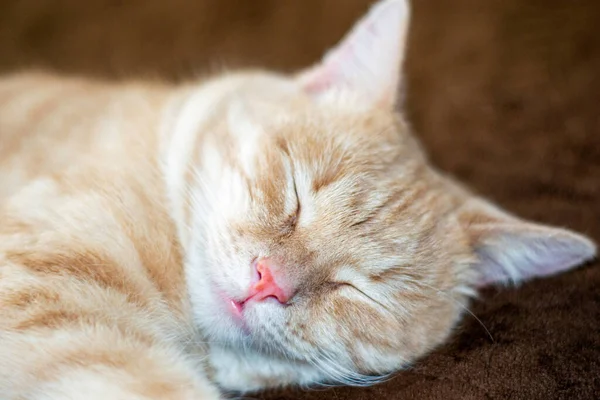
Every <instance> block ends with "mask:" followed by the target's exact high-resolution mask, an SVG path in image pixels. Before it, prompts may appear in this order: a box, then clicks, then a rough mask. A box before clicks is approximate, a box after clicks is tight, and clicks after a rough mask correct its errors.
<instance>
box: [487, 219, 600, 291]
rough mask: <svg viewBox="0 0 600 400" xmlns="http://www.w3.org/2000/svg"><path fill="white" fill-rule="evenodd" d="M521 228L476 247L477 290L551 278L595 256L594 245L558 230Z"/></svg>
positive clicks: (530, 225)
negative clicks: (498, 284)
mask: <svg viewBox="0 0 600 400" xmlns="http://www.w3.org/2000/svg"><path fill="white" fill-rule="evenodd" d="M522 225H523V226H524V227H526V228H520V229H516V230H514V231H512V232H510V231H509V232H502V233H499V234H498V235H497V236H495V237H491V238H489V241H486V240H484V241H483V243H480V246H479V247H478V248H477V249H476V254H477V255H478V256H479V261H480V262H479V264H478V269H479V272H480V279H479V282H478V284H479V286H485V285H489V284H494V283H508V282H513V283H518V282H521V281H525V280H528V279H532V278H536V277H544V276H551V275H555V274H558V273H560V272H564V271H567V270H569V269H572V268H574V267H576V266H578V265H580V264H582V263H583V262H585V261H587V260H590V259H591V258H593V257H594V256H595V252H596V249H595V246H594V244H593V243H592V242H590V241H589V240H588V239H587V238H584V237H583V236H580V235H577V234H574V233H572V232H569V231H566V230H562V229H558V228H549V227H539V226H536V225H533V224H525V223H523V224H522ZM516 227H517V228H519V226H518V225H517V226H516ZM527 228H529V229H527Z"/></svg>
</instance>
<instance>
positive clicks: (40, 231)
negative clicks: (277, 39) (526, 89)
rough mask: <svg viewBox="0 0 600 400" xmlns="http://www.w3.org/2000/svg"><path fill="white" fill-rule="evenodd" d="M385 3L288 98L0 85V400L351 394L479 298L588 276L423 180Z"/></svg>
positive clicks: (242, 78) (490, 214)
mask: <svg viewBox="0 0 600 400" xmlns="http://www.w3.org/2000/svg"><path fill="white" fill-rule="evenodd" d="M408 21H409V11H408V6H407V4H406V3H405V1H403V0H384V1H382V2H380V3H378V4H376V5H375V6H374V7H373V8H372V9H371V11H370V12H369V13H368V15H367V16H366V17H365V18H363V19H362V20H361V21H360V22H359V23H358V24H357V25H356V27H355V28H354V29H353V30H352V31H351V32H350V33H349V34H348V35H347V36H346V38H344V39H343V40H342V42H341V44H340V45H338V46H337V47H335V48H334V49H332V50H331V51H330V52H328V53H327V54H326V55H325V57H324V58H323V60H322V61H321V62H319V63H317V64H316V65H314V66H313V67H311V68H308V69H306V70H304V71H300V72H299V73H298V74H296V75H293V76H287V75H280V74H276V73H272V72H267V71H242V72H237V73H226V74H222V75H218V76H214V77H211V78H207V79H205V80H202V81H201V82H193V83H190V84H187V85H182V86H171V85H168V84H162V83H156V82H129V83H107V82H99V81H92V80H88V79H82V78H61V77H58V76H53V75H50V74H44V73H20V74H14V75H11V76H5V77H4V78H2V79H1V80H0V182H1V185H0V398H2V399H34V400H42V399H44V400H59V399H76V398H77V399H78V398H86V399H146V400H150V399H151V400H157V399H176V400H179V399H181V400H183V399H190V400H192V399H196V400H198V399H205V400H214V399H219V398H222V396H224V395H225V393H228V392H248V391H255V390H260V389H264V388H269V387H276V386H283V385H302V386H310V385H314V384H319V383H334V384H351V385H362V384H369V383H374V382H376V381H377V380H378V378H380V377H382V376H385V375H386V374H388V373H391V372H393V371H395V370H398V369H401V368H403V367H406V366H408V365H410V364H411V363H413V362H414V361H415V360H416V359H417V358H419V357H421V356H423V355H424V354H426V353H427V352H428V351H430V350H431V349H433V348H434V347H435V346H437V345H439V344H440V343H442V342H443V341H444V340H445V339H446V338H447V337H448V336H449V335H450V334H451V332H452V329H453V327H454V326H455V325H456V323H457V321H458V320H459V319H460V317H461V315H462V314H463V313H464V311H465V310H466V306H467V305H468V301H469V298H470V297H472V296H473V295H475V294H476V290H477V289H478V288H479V287H481V286H483V285H487V284H493V283H506V282H520V281H523V280H525V279H528V278H533V277H540V276H546V275H551V274H555V273H558V272H560V271H564V270H566V269H569V268H571V267H574V266H576V265H578V264H580V263H582V262H584V261H586V260H588V259H590V258H592V257H593V256H594V254H595V246H594V244H593V243H592V242H591V241H590V240H588V239H587V238H585V237H583V236H580V235H578V234H575V233H573V232H570V231H567V230H564V229H559V228H553V227H548V226H543V225H538V224H535V223H532V222H527V221H524V220H522V219H519V218H518V217H515V216H513V215H510V214H508V213H507V212H505V211H503V210H501V209H499V208H498V207H496V206H494V205H493V204H491V203H490V202H488V201H486V200H485V199H483V198H481V197H478V196H475V195H473V194H472V193H471V192H469V191H468V190H467V189H465V188H463V187H462V186H460V185H459V184H457V183H456V182H455V181H453V180H452V179H450V178H448V177H446V176H444V175H443V174H442V173H440V172H438V171H436V170H435V169H434V168H433V167H432V166H431V165H430V164H429V163H428V161H427V158H426V156H425V155H424V154H423V152H422V151H421V149H420V147H419V145H418V143H417V142H416V140H415V139H414V138H413V137H412V136H411V134H410V129H409V127H408V125H407V123H406V122H405V121H404V119H403V118H402V115H400V114H398V113H397V112H395V110H396V108H397V107H396V106H397V103H398V102H399V101H398V93H399V92H401V91H402V82H401V65H402V61H403V56H404V50H405V43H406V36H407V32H408Z"/></svg>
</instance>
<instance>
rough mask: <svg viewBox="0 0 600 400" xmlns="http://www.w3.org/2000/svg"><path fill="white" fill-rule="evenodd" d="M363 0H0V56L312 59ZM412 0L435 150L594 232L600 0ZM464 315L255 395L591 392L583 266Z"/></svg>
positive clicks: (590, 290) (469, 174)
mask: <svg viewBox="0 0 600 400" xmlns="http://www.w3.org/2000/svg"><path fill="white" fill-rule="evenodd" d="M368 3H369V1H368V0H322V1H318V0H289V1H281V0H280V1H276V0H270V1H269V0H252V1H248V0H246V1H241V0H239V1H233V0H195V1H189V0H169V1H165V0H121V1H119V0H85V1H81V0H3V1H2V2H0V70H2V71H7V70H11V69H15V68H20V67H25V66H26V67H51V68H54V69H58V70H59V71H64V72H70V73H72V72H76V73H81V74H91V75H100V76H108V77H119V76H120V77H122V76H126V77H128V76H135V77H138V76H147V77H156V76H158V77H166V78H169V79H178V78H187V77H190V76H194V75H197V74H200V73H202V71H206V69H207V68H210V69H212V70H215V69H220V68H223V67H224V66H239V65H244V66H254V65H262V66H267V67H272V68H277V69H281V70H284V71H290V70H293V69H294V68H297V67H299V66H304V65H307V64H309V63H310V62H312V61H314V60H316V59H317V58H318V57H319V56H320V54H321V53H322V51H323V50H324V49H325V48H326V47H328V46H331V45H333V44H334V43H335V42H336V41H337V40H338V39H339V38H340V36H341V35H342V34H343V33H344V32H345V30H346V29H348V28H349V27H350V25H351V24H352V22H353V21H354V20H355V19H356V18H358V17H359V16H360V15H361V14H362V13H363V12H364V11H365V10H366V8H367V5H368ZM414 3H415V4H414V19H413V24H412V28H411V39H410V50H409V56H408V62H407V74H406V79H407V98H406V105H405V107H406V110H407V113H408V115H409V118H410V120H411V121H412V125H413V126H414V128H415V131H416V133H417V135H418V136H419V137H420V138H421V139H422V141H423V142H424V145H425V147H426V148H427V149H428V151H429V153H430V155H431V158H432V160H433V161H434V162H435V163H436V164H437V165H438V166H439V167H440V168H441V169H443V170H446V171H449V172H451V173H452V174H454V175H455V176H457V177H458V178H460V179H461V180H462V181H464V182H466V183H468V184H470V185H471V186H472V187H473V188H474V189H476V190H477V191H479V192H480V193H481V194H483V195H485V196H488V197H489V198H491V199H493V200H495V201H497V202H499V203H500V204H501V205H502V206H504V207H506V208H508V209H509V210H511V211H514V212H516V213H518V214H519V215H521V216H523V217H527V218H531V219H535V220H537V221H540V222H546V223H552V224H556V225H560V226H565V227H569V228H572V229H575V230H578V231H581V232H584V233H587V234H589V235H591V236H592V237H593V238H595V239H596V240H600V40H599V38H600V2H598V1H597V0H579V1H564V0H527V1H521V0H486V1H482V0H454V1H447V0H415V1H414ZM472 311H473V313H474V314H475V315H476V316H477V317H478V319H479V321H478V320H477V319H476V318H474V317H471V316H467V317H466V318H465V320H464V323H463V324H462V325H461V326H460V327H459V329H457V332H456V334H455V335H454V337H453V339H452V340H451V342H450V343H449V344H448V345H446V346H445V347H443V348H441V349H439V350H438V351H436V352H434V353H433V354H431V355H430V356H428V357H426V358H425V359H423V360H421V361H420V362H418V363H417V364H416V365H415V366H414V368H412V369H411V370H408V371H405V372H402V373H400V374H398V375H397V376H396V377H395V378H394V379H392V380H391V381H389V382H387V383H384V384H382V385H380V386H376V387H373V388H366V389H358V388H336V389H333V390H331V389H330V390H322V391H321V390H319V391H311V392H309V393H302V392H283V393H273V394H270V395H268V396H266V395H265V398H268V399H271V400H275V399H279V400H282V399H333V400H335V399H339V400H341V399H355V400H359V399H374V398H378V399H443V400H448V399H527V400H534V399H544V400H547V399H593V398H597V396H598V394H599V393H600V333H599V331H600V268H599V267H598V264H597V263H595V264H591V265H588V266H586V267H583V268H581V269H579V270H577V271H575V272H572V273H568V274H565V275H562V276H559V277H556V278H552V279H547V280H543V281H535V282H531V283H529V284H526V285H524V286H522V287H520V288H518V289H505V290H494V289H490V290H486V291H485V292H484V293H483V294H482V296H481V299H480V300H479V301H477V302H476V303H475V304H474V305H473V307H472ZM484 326H485V327H484ZM487 331H489V334H488V332H487ZM492 338H493V339H492Z"/></svg>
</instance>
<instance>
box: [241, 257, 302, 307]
mask: <svg viewBox="0 0 600 400" xmlns="http://www.w3.org/2000/svg"><path fill="white" fill-rule="evenodd" d="M253 267H254V268H256V275H257V278H258V281H256V282H255V283H253V284H252V285H251V286H250V295H249V297H248V299H247V300H246V301H248V300H250V299H252V300H256V301H263V300H264V299H267V298H269V297H272V298H275V299H277V301H279V302H280V303H281V304H285V303H287V302H288V301H289V299H290V298H291V296H292V295H293V293H292V291H291V290H290V289H289V288H286V287H285V285H283V284H282V282H281V276H278V277H277V278H276V276H275V275H277V270H278V269H277V266H276V265H274V263H273V261H272V260H271V259H269V258H263V257H261V258H259V259H258V260H256V261H255V262H254V263H253Z"/></svg>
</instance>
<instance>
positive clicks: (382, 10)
mask: <svg viewBox="0 0 600 400" xmlns="http://www.w3.org/2000/svg"><path fill="white" fill-rule="evenodd" d="M409 16H410V12H409V6H408V2H407V1H406V0H382V1H380V2H378V3H376V4H375V5H374V6H373V7H372V8H371V10H370V11H369V13H368V14H367V15H366V16H365V17H364V18H363V19H361V20H360V21H359V22H358V23H356V25H355V26H354V28H352V30H351V31H350V32H349V33H348V34H347V35H346V37H345V38H344V39H342V41H341V42H340V43H339V44H338V45H337V46H336V47H334V48H333V49H331V50H329V51H328V52H327V53H326V54H325V56H324V57H323V59H322V60H321V62H320V63H318V64H317V65H315V66H313V67H311V68H309V69H308V70H305V71H303V72H301V73H300V74H299V76H298V77H297V79H298V80H299V81H300V84H301V85H302V87H303V88H304V90H305V91H307V92H308V93H309V94H311V95H312V96H315V97H320V96H322V95H324V94H326V93H328V92H330V91H332V90H340V89H344V90H350V91H352V92H354V93H356V95H357V96H359V97H360V98H361V99H363V100H364V101H365V102H366V104H367V105H369V106H375V107H389V108H391V107H394V105H395V103H396V102H397V97H398V92H399V89H400V81H401V69H402V63H403V61H404V53H405V47H406V38H407V35H408V25H409Z"/></svg>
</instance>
